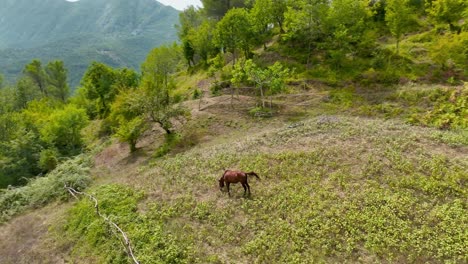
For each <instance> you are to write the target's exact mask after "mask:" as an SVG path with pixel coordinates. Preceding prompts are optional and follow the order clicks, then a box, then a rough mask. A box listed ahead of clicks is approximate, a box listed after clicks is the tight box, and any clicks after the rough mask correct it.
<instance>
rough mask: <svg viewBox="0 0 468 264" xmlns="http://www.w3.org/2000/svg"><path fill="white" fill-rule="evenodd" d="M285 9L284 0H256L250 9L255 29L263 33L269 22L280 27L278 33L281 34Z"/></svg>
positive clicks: (266, 29)
mask: <svg viewBox="0 0 468 264" xmlns="http://www.w3.org/2000/svg"><path fill="white" fill-rule="evenodd" d="M287 10H288V9H287V5H286V1H284V0H256V1H255V3H254V6H253V8H252V10H251V11H250V12H251V14H252V17H253V23H254V25H255V27H256V31H257V32H260V33H262V34H264V33H265V32H267V31H268V29H269V26H270V25H271V24H276V25H277V26H278V27H279V28H280V33H281V34H283V33H284V20H285V16H284V14H285V13H286V11H287Z"/></svg>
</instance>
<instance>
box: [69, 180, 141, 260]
mask: <svg viewBox="0 0 468 264" xmlns="http://www.w3.org/2000/svg"><path fill="white" fill-rule="evenodd" d="M64 188H65V189H67V190H68V192H69V193H70V194H71V195H72V196H73V197H75V199H77V200H78V197H77V194H78V195H83V196H86V197H88V198H89V199H90V200H92V201H93V202H94V208H95V209H96V214H97V215H98V216H99V217H101V218H102V219H104V221H105V222H106V223H107V224H108V225H110V226H112V227H114V228H115V229H117V230H118V231H119V233H120V235H121V236H122V238H123V242H122V243H123V246H124V248H125V252H127V254H128V255H129V257H131V258H132V260H133V262H134V263H135V264H140V262H138V260H137V258H136V257H135V255H134V254H133V249H132V245H131V244H130V239H128V236H127V234H125V232H124V231H123V230H122V229H121V228H120V227H119V226H118V225H117V224H116V223H114V222H113V221H112V220H110V219H109V217H107V216H105V215H103V214H101V212H99V203H98V200H97V199H96V197H94V196H92V195H90V194H87V193H85V192H79V191H77V190H75V189H73V188H71V187H68V186H66V185H65V186H64ZM119 240H120V241H122V240H121V239H120V237H119Z"/></svg>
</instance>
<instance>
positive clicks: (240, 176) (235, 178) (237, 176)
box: [219, 170, 260, 196]
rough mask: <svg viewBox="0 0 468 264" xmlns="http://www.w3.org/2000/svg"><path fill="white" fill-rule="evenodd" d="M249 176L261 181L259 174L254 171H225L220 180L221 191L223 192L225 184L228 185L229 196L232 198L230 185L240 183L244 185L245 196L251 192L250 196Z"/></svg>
mask: <svg viewBox="0 0 468 264" xmlns="http://www.w3.org/2000/svg"><path fill="white" fill-rule="evenodd" d="M248 176H255V177H257V179H259V180H260V178H259V177H258V175H257V173H255V172H253V171H252V172H243V171H235V170H225V171H224V174H223V176H221V178H220V179H219V189H220V190H221V191H223V188H224V183H226V186H227V191H228V194H229V196H231V192H230V190H229V185H230V184H231V183H238V182H240V183H241V184H242V187H244V195H245V194H246V193H247V190H249V194H250V186H249V183H248V182H247V177H248Z"/></svg>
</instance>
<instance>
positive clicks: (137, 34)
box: [0, 0, 178, 86]
mask: <svg viewBox="0 0 468 264" xmlns="http://www.w3.org/2000/svg"><path fill="white" fill-rule="evenodd" d="M177 19H178V11H177V10H175V9H173V8H172V7H167V6H164V5H162V4H160V3H159V2H157V1H154V0H133V1H126V0H80V1H78V2H67V1H65V0H0V72H2V73H3V74H4V75H5V76H6V78H7V79H8V80H10V81H13V80H14V78H15V76H17V75H18V73H20V72H21V70H22V67H23V66H24V65H25V64H26V63H27V62H29V61H31V60H32V59H33V58H38V59H40V60H41V61H44V62H46V61H49V60H53V59H61V60H63V61H64V62H65V65H66V66H67V67H68V68H69V71H70V81H71V83H72V86H74V85H76V84H77V83H78V82H79V79H80V78H81V76H82V74H83V73H84V71H85V69H86V67H87V66H88V65H89V63H90V62H91V61H92V60H98V61H102V62H105V63H107V64H109V65H112V66H114V67H132V68H138V67H139V64H140V63H141V61H143V59H144V58H145V55H146V54H147V53H148V52H149V50H150V49H151V48H153V47H155V46H159V45H160V44H162V43H166V42H172V41H174V40H176V31H175V27H174V25H175V24H176V23H177Z"/></svg>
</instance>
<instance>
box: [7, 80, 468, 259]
mask: <svg viewBox="0 0 468 264" xmlns="http://www.w3.org/2000/svg"><path fill="white" fill-rule="evenodd" d="M329 96H330V92H329V91H320V90H317V89H313V90H311V91H308V92H306V93H303V94H302V95H300V96H299V95H297V96H296V95H290V96H280V97H277V98H276V99H275V101H276V103H277V104H278V106H279V109H280V110H279V111H280V112H279V113H280V114H279V115H278V116H277V117H276V118H273V119H258V118H253V117H251V116H250V115H249V114H248V109H249V108H250V107H252V105H253V104H254V103H255V102H254V101H252V100H251V99H249V98H248V97H242V99H243V100H242V101H241V102H237V103H236V104H235V109H232V108H231V106H230V102H229V97H227V96H222V97H215V98H211V99H208V98H206V99H205V102H204V103H203V104H202V106H204V108H203V109H204V110H203V111H198V110H196V109H197V106H198V102H197V101H193V102H188V103H187V105H188V106H189V107H193V111H192V117H193V119H192V121H190V122H189V123H187V124H186V125H185V128H184V129H183V131H182V132H181V133H182V135H183V137H182V139H181V140H180V141H179V142H178V143H177V144H176V145H175V146H173V151H172V154H170V155H169V156H166V157H163V158H155V157H154V156H153V153H155V150H156V149H157V148H158V147H159V146H160V144H161V142H162V140H163V139H162V138H161V137H160V136H157V135H158V134H159V133H157V134H153V133H150V134H147V136H146V137H145V138H144V139H143V140H142V141H141V143H140V145H139V147H140V150H139V151H138V152H137V153H135V154H133V155H130V156H129V155H128V154H126V151H127V146H125V145H119V144H112V145H111V146H109V147H107V148H105V149H104V151H102V152H101V153H100V154H98V155H97V156H96V158H95V165H94V169H93V172H92V173H93V175H94V178H95V183H94V184H93V186H92V187H91V188H90V189H89V190H88V192H89V193H92V194H94V195H96V197H97V198H98V199H99V200H100V203H101V206H100V208H101V209H100V210H101V212H104V213H105V214H106V215H108V216H109V217H111V219H113V220H114V221H116V222H117V223H118V224H119V225H121V227H122V228H123V229H124V230H125V231H126V232H127V233H128V235H129V237H130V239H131V241H132V244H133V246H134V251H135V254H136V256H137V257H138V259H139V260H140V261H141V263H315V262H356V261H358V262H365V263H375V262H382V261H390V262H395V261H398V262H433V263H438V262H445V261H447V262H453V263H463V262H465V261H466V260H467V259H466V256H467V254H466V253H467V251H466V243H467V241H468V236H467V233H466V230H468V226H467V223H468V219H467V217H466V215H467V214H466V210H467V208H466V206H467V204H466V201H467V199H466V198H467V193H466V191H467V188H466V187H467V186H466V183H467V180H468V174H467V173H466V172H467V171H468V159H467V157H468V156H467V154H468V145H467V141H466V138H467V134H466V130H460V131H440V130H437V129H434V128H423V127H416V126H411V125H408V124H405V123H403V122H401V121H399V120H395V119H391V120H384V119H381V118H380V117H376V118H364V117H357V116H354V115H350V114H349V113H356V112H355V111H354V110H356V109H358V108H359V107H351V108H348V110H347V111H342V110H340V107H339V106H340V103H338V102H336V101H331V102H330V101H329V99H328V98H329ZM226 99H227V100H226ZM305 106H306V107H305ZM353 109H354V110H353ZM347 113H348V114H347ZM224 168H237V169H242V170H246V171H250V170H253V171H256V172H257V173H258V174H259V175H260V177H261V179H262V180H261V181H257V180H255V179H254V180H251V181H250V185H251V187H252V195H251V196H250V197H244V196H243V190H242V188H241V186H236V185H235V186H233V187H232V193H233V195H232V197H228V196H227V194H226V193H224V192H220V191H219V189H218V186H217V180H218V178H219V177H220V176H221V174H222V171H223V169H224ZM56 207H57V206H55V208H54V209H52V208H51V209H50V210H57V208H56ZM58 207H59V208H62V207H63V205H58ZM67 207H68V206H67ZM60 210H64V209H60ZM31 214H33V215H35V214H36V213H35V212H32V213H31ZM27 215H29V214H27ZM38 217H39V216H38ZM21 219H22V218H18V219H15V220H13V221H12V222H10V224H9V225H7V226H3V227H2V228H0V232H1V233H2V234H3V235H5V236H6V237H10V236H17V235H18V234H19V233H21V232H29V231H27V230H25V229H22V228H20V227H15V226H17V225H18V224H19V223H20V221H21ZM48 219H49V220H48V221H49V222H46V223H43V224H46V225H48V226H49V228H51V229H50V230H51V231H50V232H49V233H47V234H42V237H41V239H45V241H48V244H47V246H45V245H40V244H38V245H37V247H35V250H34V251H33V253H31V254H36V257H37V258H39V259H41V258H43V260H44V261H45V262H48V261H50V259H54V258H59V259H60V258H62V259H69V258H71V259H73V260H74V261H76V262H78V263H103V262H108V263H127V261H128V258H127V256H126V254H125V253H124V251H123V248H122V247H121V245H120V243H119V241H118V240H117V239H116V238H115V237H114V236H113V235H112V232H110V230H111V229H109V228H108V227H106V225H105V224H104V223H103V222H102V221H101V220H100V219H99V218H97V217H96V216H95V214H94V212H93V209H92V203H91V202H90V201H88V200H87V199H84V198H83V199H82V200H81V201H80V202H77V203H74V205H73V206H72V207H71V208H70V209H67V212H66V213H63V215H62V216H60V217H58V218H52V220H51V218H48ZM43 224H40V223H38V224H37V225H34V227H32V228H33V229H35V228H38V229H40V228H41V225H43ZM42 228H43V227H42ZM36 239H37V238H36ZM50 243H51V244H50ZM51 245H52V247H54V248H56V249H57V250H54V251H53V252H50V250H49V249H48V248H50V247H51ZM14 246H15V245H14V244H8V245H5V247H4V248H5V249H4V252H2V254H1V255H2V256H3V258H4V259H3V262H6V263H10V262H11V263H16V262H18V261H21V260H25V259H27V258H28V256H29V255H30V254H29V253H27V254H22V255H17V254H11V253H10V254H8V250H10V248H11V247H14ZM91 256H92V257H91Z"/></svg>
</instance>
